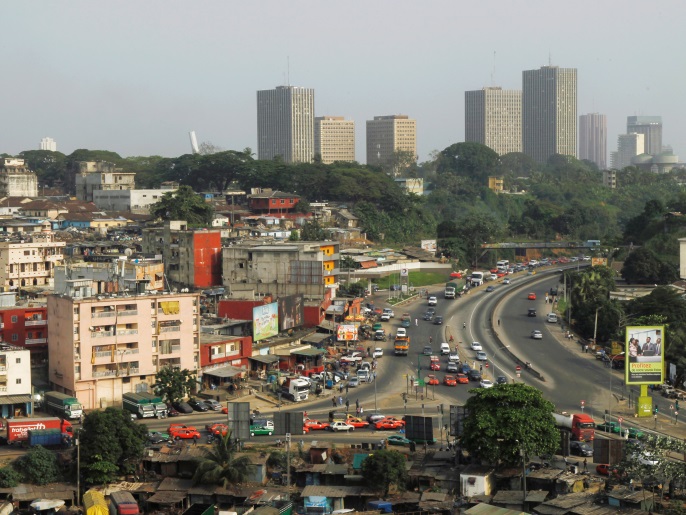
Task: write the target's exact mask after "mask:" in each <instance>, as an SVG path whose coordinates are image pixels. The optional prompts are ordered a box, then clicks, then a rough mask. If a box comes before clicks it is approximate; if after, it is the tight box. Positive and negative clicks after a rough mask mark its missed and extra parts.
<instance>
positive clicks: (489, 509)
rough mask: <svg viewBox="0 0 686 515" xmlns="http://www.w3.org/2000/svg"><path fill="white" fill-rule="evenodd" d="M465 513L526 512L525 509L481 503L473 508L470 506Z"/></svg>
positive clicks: (516, 514) (509, 514) (506, 514)
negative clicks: (512, 508) (510, 508)
mask: <svg viewBox="0 0 686 515" xmlns="http://www.w3.org/2000/svg"><path fill="white" fill-rule="evenodd" d="M465 513H468V514H469V515H520V514H524V513H526V512H525V511H517V510H508V509H507V508H498V507H497V506H492V505H490V504H486V503H481V504H477V505H476V506H474V507H473V508H469V509H468V510H467V511H466V512H465Z"/></svg>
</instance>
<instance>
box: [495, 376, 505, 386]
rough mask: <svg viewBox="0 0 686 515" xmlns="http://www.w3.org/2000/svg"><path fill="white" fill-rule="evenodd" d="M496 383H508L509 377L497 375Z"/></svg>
mask: <svg viewBox="0 0 686 515" xmlns="http://www.w3.org/2000/svg"><path fill="white" fill-rule="evenodd" d="M495 384H507V377H505V376H498V377H496V379H495Z"/></svg>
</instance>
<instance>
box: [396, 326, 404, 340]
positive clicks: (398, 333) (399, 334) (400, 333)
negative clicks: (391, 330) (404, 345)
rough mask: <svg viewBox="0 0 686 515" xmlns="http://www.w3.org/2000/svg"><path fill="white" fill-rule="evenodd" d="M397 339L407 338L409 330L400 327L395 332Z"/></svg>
mask: <svg viewBox="0 0 686 515" xmlns="http://www.w3.org/2000/svg"><path fill="white" fill-rule="evenodd" d="M395 337H396V338H406V337H407V328H405V327H398V329H396V331H395Z"/></svg>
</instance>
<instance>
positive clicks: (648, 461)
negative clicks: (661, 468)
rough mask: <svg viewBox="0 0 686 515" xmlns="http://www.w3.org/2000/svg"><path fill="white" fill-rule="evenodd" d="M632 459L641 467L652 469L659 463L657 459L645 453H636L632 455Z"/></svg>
mask: <svg viewBox="0 0 686 515" xmlns="http://www.w3.org/2000/svg"><path fill="white" fill-rule="evenodd" d="M632 456H633V458H634V459H636V460H638V462H639V463H640V464H641V465H647V466H649V467H654V466H655V465H657V464H658V463H659V461H658V459H657V458H656V457H655V456H653V455H652V454H648V453H647V452H637V453H634V454H633V455H632Z"/></svg>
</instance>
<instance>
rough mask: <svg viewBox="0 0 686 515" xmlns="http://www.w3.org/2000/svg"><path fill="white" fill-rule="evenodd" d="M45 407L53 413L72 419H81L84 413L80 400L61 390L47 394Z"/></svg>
mask: <svg viewBox="0 0 686 515" xmlns="http://www.w3.org/2000/svg"><path fill="white" fill-rule="evenodd" d="M45 409H46V411H47V412H48V413H51V414H52V415H55V416H58V417H64V418H68V419H70V420H75V419H80V418H81V415H82V414H83V408H82V406H81V403H80V402H79V400H78V399H77V398H76V397H70V396H69V395H67V394H65V393H61V392H47V393H46V394H45Z"/></svg>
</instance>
